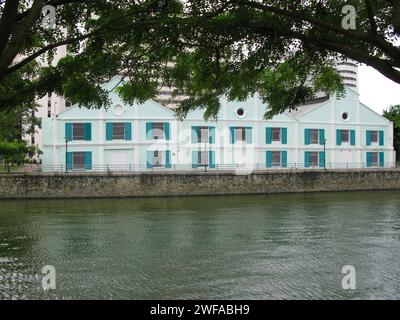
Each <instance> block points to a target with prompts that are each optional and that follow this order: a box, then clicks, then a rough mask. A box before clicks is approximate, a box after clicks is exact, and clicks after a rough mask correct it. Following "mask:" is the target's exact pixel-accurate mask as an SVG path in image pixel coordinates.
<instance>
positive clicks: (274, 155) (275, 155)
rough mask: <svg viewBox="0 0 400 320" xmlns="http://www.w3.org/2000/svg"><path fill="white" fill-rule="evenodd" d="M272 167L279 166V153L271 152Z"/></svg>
mask: <svg viewBox="0 0 400 320" xmlns="http://www.w3.org/2000/svg"><path fill="white" fill-rule="evenodd" d="M272 166H273V167H280V166H281V152H280V151H272Z"/></svg>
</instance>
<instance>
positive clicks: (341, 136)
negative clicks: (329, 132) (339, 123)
mask: <svg viewBox="0 0 400 320" xmlns="http://www.w3.org/2000/svg"><path fill="white" fill-rule="evenodd" d="M345 132H347V141H345V140H344V139H343V133H345ZM340 139H341V141H342V143H350V130H349V129H342V130H340Z"/></svg>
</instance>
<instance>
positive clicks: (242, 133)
mask: <svg viewBox="0 0 400 320" xmlns="http://www.w3.org/2000/svg"><path fill="white" fill-rule="evenodd" d="M238 138H240V139H238ZM246 141H247V136H246V128H245V127H237V128H235V142H246Z"/></svg>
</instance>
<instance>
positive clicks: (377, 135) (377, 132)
mask: <svg viewBox="0 0 400 320" xmlns="http://www.w3.org/2000/svg"><path fill="white" fill-rule="evenodd" d="M373 134H376V140H375V141H374V140H373V139H372V136H373ZM370 135H371V144H375V145H377V144H379V131H378V130H371V131H370Z"/></svg>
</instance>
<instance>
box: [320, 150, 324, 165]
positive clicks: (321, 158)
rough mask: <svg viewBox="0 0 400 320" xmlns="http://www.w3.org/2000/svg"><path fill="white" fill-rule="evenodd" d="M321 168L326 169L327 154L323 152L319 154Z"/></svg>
mask: <svg viewBox="0 0 400 320" xmlns="http://www.w3.org/2000/svg"><path fill="white" fill-rule="evenodd" d="M319 166H320V168H325V152H323V151H321V152H320V153H319Z"/></svg>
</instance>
